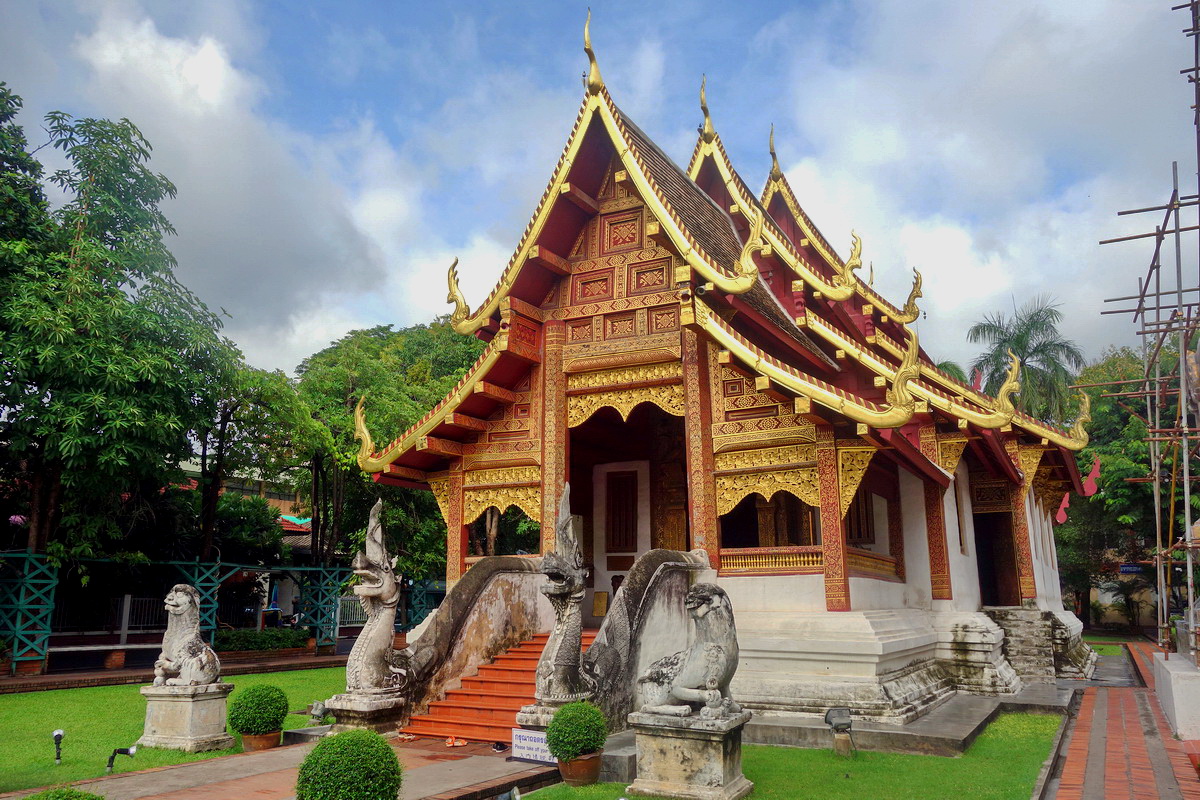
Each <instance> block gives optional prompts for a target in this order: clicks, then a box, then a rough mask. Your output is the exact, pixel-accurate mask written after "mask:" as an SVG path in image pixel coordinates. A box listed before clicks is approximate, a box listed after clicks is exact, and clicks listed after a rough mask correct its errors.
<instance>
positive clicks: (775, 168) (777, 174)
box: [767, 123, 783, 181]
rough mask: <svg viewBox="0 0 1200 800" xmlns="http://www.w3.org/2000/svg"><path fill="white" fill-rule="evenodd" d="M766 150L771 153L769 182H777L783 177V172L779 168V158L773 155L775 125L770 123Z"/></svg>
mask: <svg viewBox="0 0 1200 800" xmlns="http://www.w3.org/2000/svg"><path fill="white" fill-rule="evenodd" d="M767 141H768V148H769V149H770V151H771V180H772V181H777V180H779V179H780V178H782V177H783V170H781V169H780V168H779V157H778V156H776V155H775V124H774V123H771V136H770V138H769V139H768V140H767Z"/></svg>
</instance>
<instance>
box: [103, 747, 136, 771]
mask: <svg viewBox="0 0 1200 800" xmlns="http://www.w3.org/2000/svg"><path fill="white" fill-rule="evenodd" d="M136 752H137V745H136V744H135V745H134V746H133V747H118V748H117V749H116V750H113V751H112V755H110V756H109V757H108V767H107V768H106V769H105V770H104V772H105V774H107V775H111V774H112V771H113V762H114V761H116V760H117V756H129V757H130V758H132V757H133V754H134V753H136Z"/></svg>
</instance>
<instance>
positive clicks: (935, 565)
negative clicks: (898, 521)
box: [919, 425, 954, 600]
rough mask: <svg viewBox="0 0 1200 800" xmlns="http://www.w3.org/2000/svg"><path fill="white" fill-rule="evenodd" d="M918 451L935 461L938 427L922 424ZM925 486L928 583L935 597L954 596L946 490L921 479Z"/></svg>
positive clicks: (938, 598) (943, 598)
mask: <svg viewBox="0 0 1200 800" xmlns="http://www.w3.org/2000/svg"><path fill="white" fill-rule="evenodd" d="M919 437H920V444H921V454H922V455H923V456H925V457H926V458H928V459H929V460H930V461H932V462H933V463H934V464H937V463H939V462H938V441H937V427H936V426H934V425H922V426H921V430H920V432H919ZM923 483H924V486H925V530H926V533H927V539H928V542H929V584H930V588H931V590H932V596H933V599H934V600H951V599H953V597H954V594H953V587H952V586H951V582H950V554H949V552H948V551H947V550H946V504H945V496H946V490H945V489H944V488H942V487H941V486H938V485H937V484H936V483H932V482H930V481H927V480H926V481H923Z"/></svg>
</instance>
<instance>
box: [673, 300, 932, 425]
mask: <svg viewBox="0 0 1200 800" xmlns="http://www.w3.org/2000/svg"><path fill="white" fill-rule="evenodd" d="M680 311H681V322H682V323H683V324H685V325H688V324H694V325H696V326H697V327H699V328H700V329H701V330H703V331H704V332H705V333H707V334H708V335H709V336H711V337H712V339H713V340H714V341H715V342H717V343H718V344H719V345H720V346H721V347H722V348H724V349H725V350H728V351H729V352H730V353H731V354H732V355H733V356H734V357H736V358H737V359H738V360H739V361H741V362H742V363H743V364H745V365H746V366H747V367H749V368H750V369H752V370H753V371H755V372H757V373H758V374H759V375H761V376H763V377H764V378H768V379H770V380H772V381H774V382H775V383H777V384H779V385H780V386H782V387H784V388H785V389H788V390H789V391H792V392H795V393H796V394H798V395H800V396H801V397H805V398H807V399H809V400H811V401H813V402H816V403H819V404H821V405H823V406H825V407H826V408H829V409H831V410H833V411H835V412H837V413H839V414H841V415H842V416H844V417H846V418H847V419H850V420H853V421H854V422H859V423H862V424H864V425H870V426H871V427H873V428H896V427H899V426H901V425H903V424H905V423H906V422H908V421H909V420H910V419H912V417H913V414H914V413H916V408H917V403H916V399H915V398H914V397H913V394H912V392H911V391H910V389H911V388H912V387H913V386H914V381H915V379H916V377H917V374H918V370H917V367H918V363H919V361H918V359H919V354H920V345H919V343H918V342H917V335H916V333H915V332H913V331H910V332H909V337H910V338H909V345H908V349H907V351H906V353H905V357H904V360H903V361H902V362H901V364H900V367H899V368H898V369H896V370H895V373H894V378H893V379H892V384H891V386H889V387H888V389H887V393H886V398H887V404H886V405H881V404H879V403H875V402H872V401H870V400H864V399H862V398H860V397H856V396H855V395H853V394H851V393H850V392H847V391H845V390H844V389H839V388H837V387H836V386H833V385H832V384H829V383H826V382H825V381H822V380H820V379H818V378H814V377H812V376H810V375H806V374H805V373H803V372H800V371H799V370H797V369H796V368H795V367H792V366H790V365H788V364H786V363H784V362H783V361H781V360H779V359H777V358H775V357H774V356H771V355H769V354H768V353H765V352H763V351H762V350H761V349H759V348H758V347H757V346H755V345H754V344H753V343H751V342H749V341H747V340H746V339H745V338H744V337H743V336H741V335H740V334H739V333H737V331H735V330H734V329H733V328H732V327H731V326H730V325H729V324H728V323H726V322H725V321H724V320H722V319H721V318H720V317H719V316H717V315H716V314H715V313H714V312H713V310H712V309H711V308H709V307H708V305H707V304H705V303H704V302H703V301H701V300H699V299H697V298H691V299H690V300H687V301H685V302H683V303H682V304H681V306H680Z"/></svg>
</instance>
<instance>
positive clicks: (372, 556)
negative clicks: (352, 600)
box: [350, 500, 397, 601]
mask: <svg viewBox="0 0 1200 800" xmlns="http://www.w3.org/2000/svg"><path fill="white" fill-rule="evenodd" d="M382 511H383V501H382V500H376V501H375V505H374V506H372V507H371V521H370V522H369V523H368V525H367V538H366V541H365V542H364V544H363V549H362V550H359V551H358V552H357V553H355V554H354V561H353V562H351V564H350V569H351V571H353V573H354V574H355V576H357V577H358V579H359V583H358V585H357V586H355V587H354V593H355V594H356V595H358V596H359V597H381V598H383V599H384V600H385V601H386V600H387V599H389V598H391V597H393V596H394V595H395V594H396V592H397V586H396V575H395V573H394V572H393V571H392V562H391V561H390V560H389V559H388V554H387V550H386V549H385V548H384V546H383V524H382V523H381V522H380V521H379V515H380V512H382Z"/></svg>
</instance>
